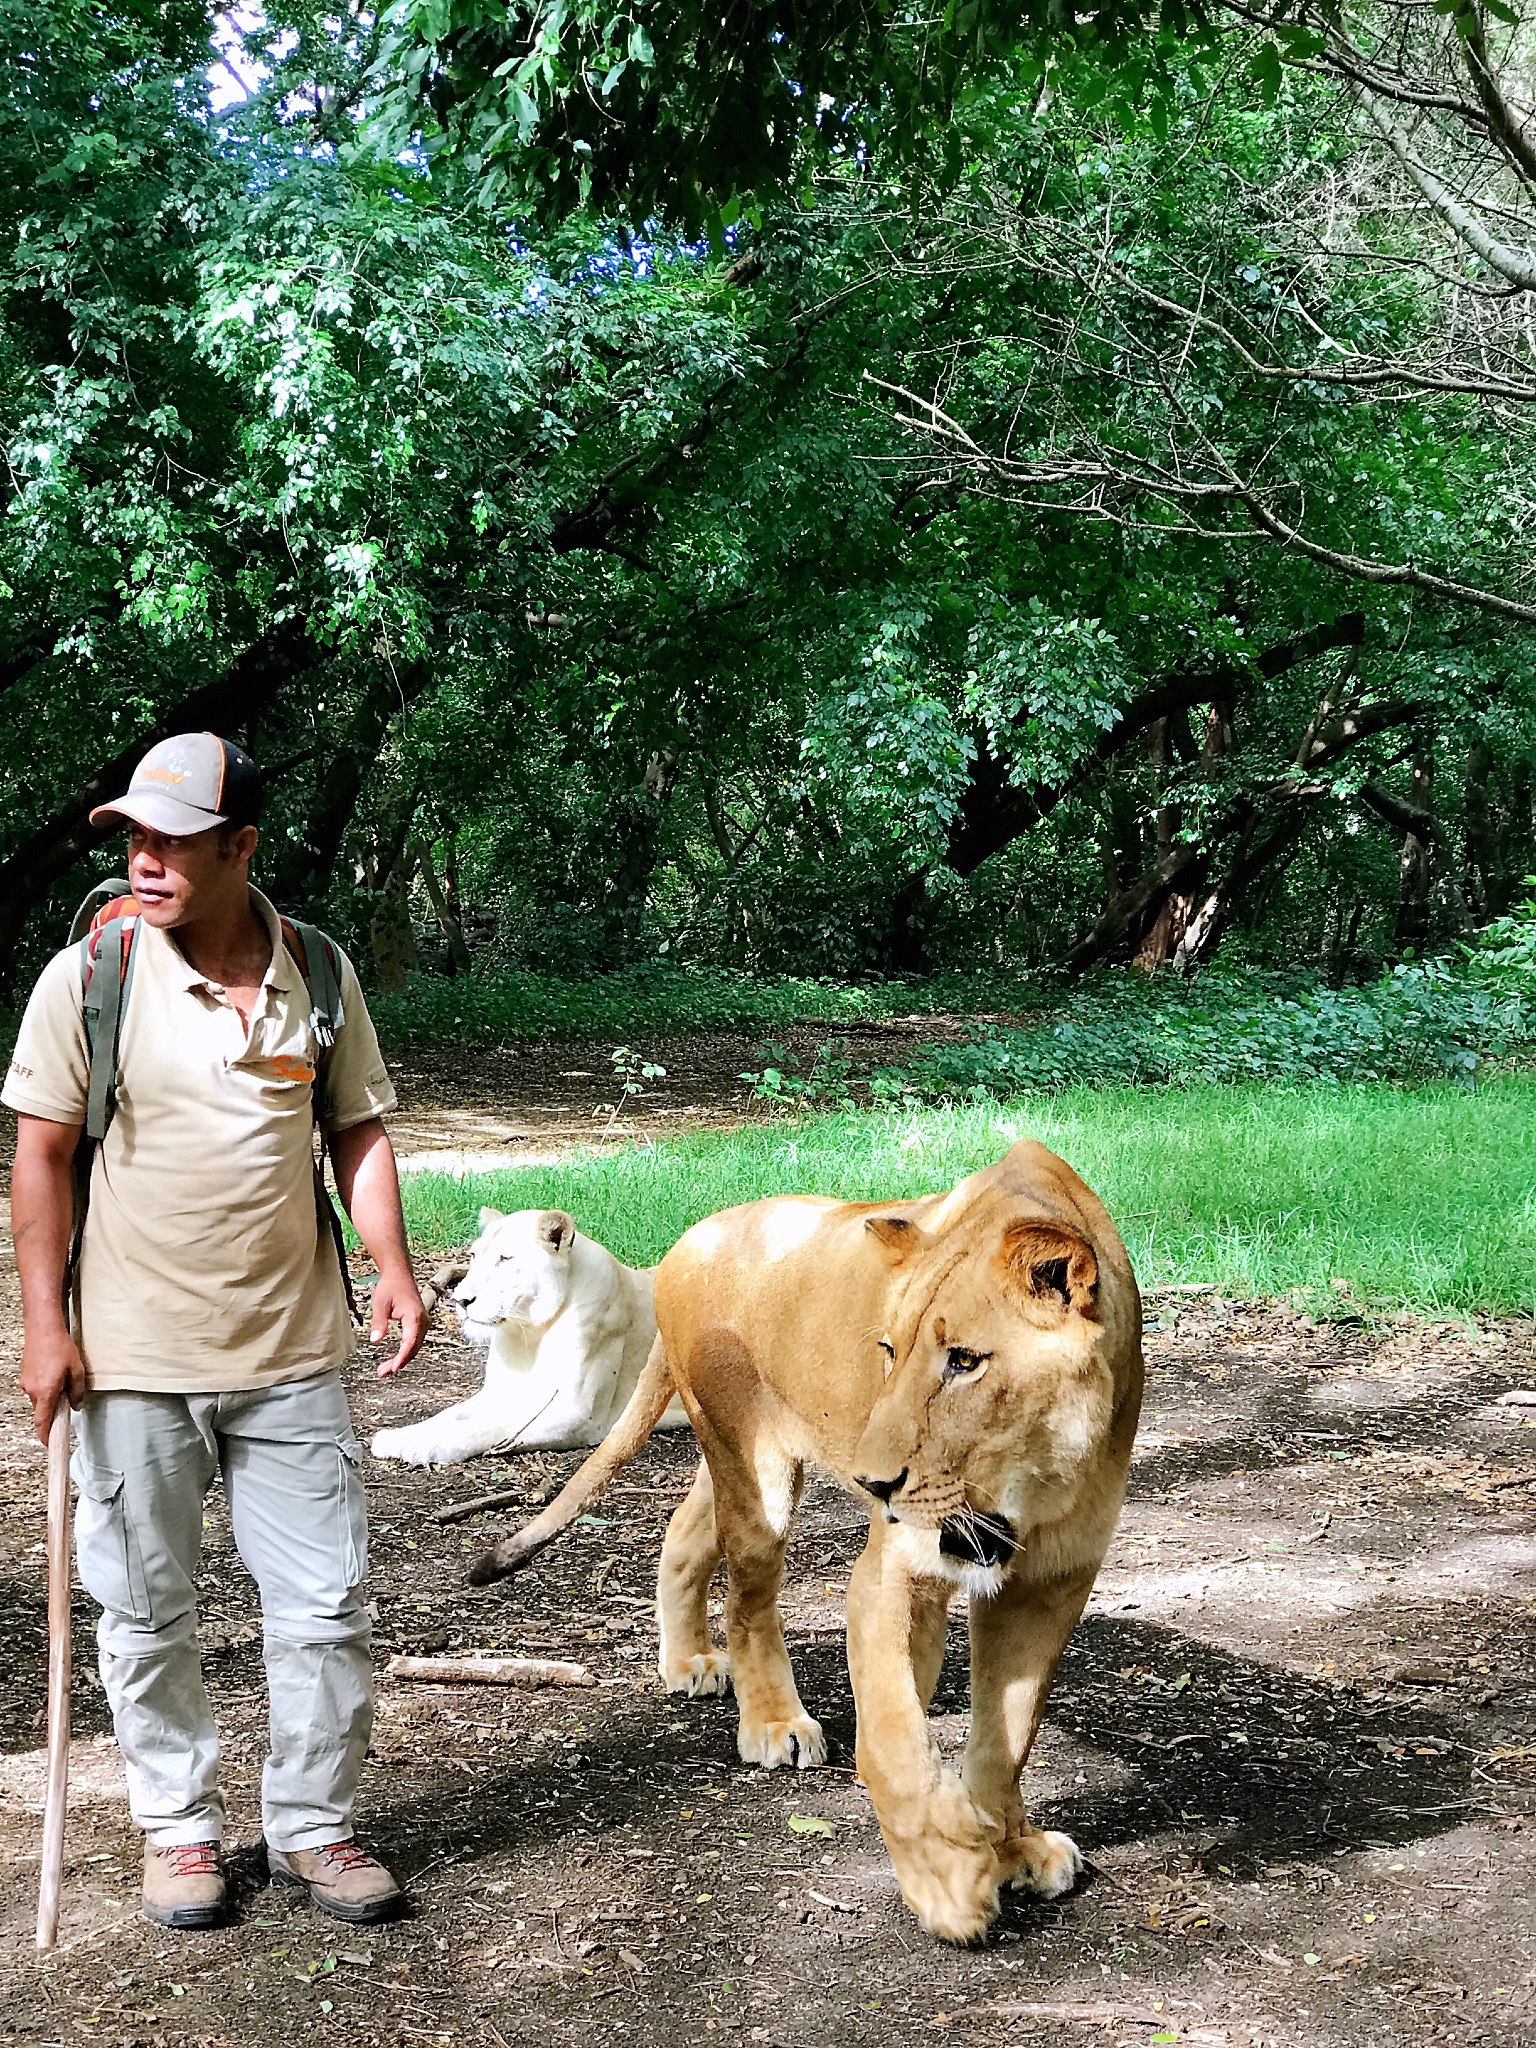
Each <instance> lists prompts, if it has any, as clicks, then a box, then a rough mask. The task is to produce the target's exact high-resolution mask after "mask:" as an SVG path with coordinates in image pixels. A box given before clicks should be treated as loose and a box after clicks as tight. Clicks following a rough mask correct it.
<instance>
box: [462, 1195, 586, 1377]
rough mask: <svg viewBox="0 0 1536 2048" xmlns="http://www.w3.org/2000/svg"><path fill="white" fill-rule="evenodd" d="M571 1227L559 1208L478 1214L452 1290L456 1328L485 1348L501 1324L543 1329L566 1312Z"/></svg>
mask: <svg viewBox="0 0 1536 2048" xmlns="http://www.w3.org/2000/svg"><path fill="white" fill-rule="evenodd" d="M575 1242H576V1225H575V1224H574V1223H573V1222H572V1221H571V1219H570V1217H569V1216H567V1215H566V1213H565V1211H564V1210H563V1209H517V1210H514V1211H513V1213H512V1214H511V1215H510V1216H504V1215H503V1214H502V1212H501V1211H500V1210H499V1209H482V1210H481V1211H480V1235H479V1236H478V1237H477V1238H476V1239H475V1242H474V1244H473V1245H472V1246H471V1248H470V1255H469V1271H468V1272H467V1273H466V1274H465V1275H464V1278H463V1279H462V1280H461V1281H460V1282H459V1284H458V1286H457V1287H456V1288H455V1289H454V1290H453V1300H454V1306H455V1307H456V1308H457V1310H458V1315H459V1328H460V1329H461V1330H462V1331H463V1332H464V1335H465V1336H466V1337H467V1338H468V1339H469V1341H470V1343H471V1344H480V1345H486V1344H489V1343H490V1341H491V1339H492V1338H493V1337H494V1336H495V1334H496V1329H497V1325H498V1324H500V1323H523V1324H525V1325H527V1326H529V1327H530V1328H532V1329H536V1330H537V1329H542V1328H544V1326H545V1325H546V1324H548V1323H552V1322H553V1321H554V1319H555V1317H556V1316H557V1315H559V1313H560V1311H561V1310H562V1309H563V1308H564V1307H565V1304H566V1299H567V1297H568V1296H569V1294H570V1288H571V1246H572V1245H573V1244H574V1243H575Z"/></svg>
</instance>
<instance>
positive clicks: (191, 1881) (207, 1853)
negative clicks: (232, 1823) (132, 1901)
mask: <svg viewBox="0 0 1536 2048" xmlns="http://www.w3.org/2000/svg"><path fill="white" fill-rule="evenodd" d="M144 1917H145V1919H146V1920H153V1921H154V1922H155V1924H156V1926H158V1927H217V1926H218V1925H219V1923H220V1921H221V1920H222V1919H223V1918H224V1873H223V1872H222V1871H221V1870H220V1868H219V1845H218V1843H217V1842H175V1843H173V1844H172V1845H171V1847H170V1848H169V1849H157V1848H156V1847H155V1845H154V1843H153V1842H146V1843H145V1844H144Z"/></svg>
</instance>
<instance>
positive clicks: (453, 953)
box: [414, 839, 474, 974]
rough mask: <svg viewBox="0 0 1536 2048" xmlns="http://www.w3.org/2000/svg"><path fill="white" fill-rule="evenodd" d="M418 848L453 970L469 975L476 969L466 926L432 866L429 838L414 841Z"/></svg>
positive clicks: (429, 898)
mask: <svg viewBox="0 0 1536 2048" xmlns="http://www.w3.org/2000/svg"><path fill="white" fill-rule="evenodd" d="M450 843H451V842H450ZM414 850H415V855H416V863H417V865H418V867H419V868H420V869H421V886H422V887H423V888H424V889H425V890H426V892H427V901H428V902H429V903H430V904H431V906H432V915H433V916H434V917H435V918H436V919H437V928H438V930H439V931H440V932H441V933H442V935H443V937H444V938H445V939H446V940H447V942H448V959H449V963H450V967H451V971H452V972H453V973H454V974H469V973H471V972H472V971H473V968H474V962H473V961H472V960H471V959H470V957H469V947H468V946H467V945H466V944H465V943H464V928H463V926H462V925H461V924H460V923H459V920H458V918H457V917H456V916H455V915H454V913H453V911H452V910H451V909H450V907H449V903H448V897H447V895H446V893H445V891H444V889H443V887H442V884H441V883H440V882H439V881H438V879H437V870H436V869H435V868H434V867H433V865H432V849H431V847H430V846H429V845H428V844H427V842H426V840H425V839H418V840H416V841H415V842H414Z"/></svg>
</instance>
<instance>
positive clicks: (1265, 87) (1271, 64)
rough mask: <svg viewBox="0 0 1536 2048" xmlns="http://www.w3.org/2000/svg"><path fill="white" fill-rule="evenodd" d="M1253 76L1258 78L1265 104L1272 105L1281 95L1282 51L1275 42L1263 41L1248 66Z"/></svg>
mask: <svg viewBox="0 0 1536 2048" xmlns="http://www.w3.org/2000/svg"><path fill="white" fill-rule="evenodd" d="M1248 68H1249V72H1250V74H1251V76H1252V77H1254V78H1255V79H1257V81H1258V84H1259V90H1260V92H1261V93H1262V94H1263V96H1264V104H1265V106H1267V107H1272V106H1273V105H1274V104H1275V101H1276V100H1277V99H1279V97H1280V77H1281V70H1280V52H1279V49H1278V48H1277V47H1276V45H1275V44H1274V43H1261V44H1260V46H1259V49H1258V51H1257V53H1256V54H1255V56H1254V59H1253V62H1252V64H1251V65H1250V66H1249V67H1248Z"/></svg>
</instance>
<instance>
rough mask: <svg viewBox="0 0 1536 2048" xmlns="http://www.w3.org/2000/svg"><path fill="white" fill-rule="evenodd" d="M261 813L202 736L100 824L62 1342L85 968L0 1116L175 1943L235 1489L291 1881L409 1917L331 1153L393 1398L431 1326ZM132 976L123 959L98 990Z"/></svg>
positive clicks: (83, 1535)
mask: <svg viewBox="0 0 1536 2048" xmlns="http://www.w3.org/2000/svg"><path fill="white" fill-rule="evenodd" d="M259 808H260V780H259V777H258V774H257V770H256V764H255V763H254V762H253V761H252V760H251V759H250V757H249V756H248V755H246V754H244V753H242V752H241V751H240V749H239V748H238V747H234V746H231V745H230V743H229V742H228V741H227V740H222V739H219V738H217V737H216V736H215V735H214V734H212V733H184V734H182V735H180V736H179V737H178V738H176V739H171V740H166V741H164V742H163V743H162V744H161V745H160V746H158V747H154V748H152V749H151V750H150V752H149V753H147V754H146V755H145V756H144V758H143V760H142V761H140V763H139V765H138V767H137V768H136V769H135V771H134V774H133V778H132V781H131V782H130V784H129V787H128V791H127V794H126V795H125V796H123V797H122V798H121V799H120V800H119V801H118V802H116V803H111V804H104V805H102V806H101V807H100V808H99V809H97V810H95V811H93V812H92V813H91V818H92V822H93V823H96V824H99V825H111V824H114V823H116V822H118V821H126V823H127V827H128V877H129V882H130V886H131V887H132V890H133V894H134V896H135V898H136V899H137V901H138V905H139V929H138V933H137V936H136V938H135V941H134V951H133V969H132V978H131V983H130V985H129V989H128V996H127V999H126V1000H125V1005H124V1012H123V1019H122V1037H121V1042H120V1052H119V1066H118V1074H117V1107H116V1113H115V1115H114V1117H113V1119H112V1121H111V1123H110V1125H109V1127H108V1130H107V1134H106V1138H105V1140H104V1141H103V1142H102V1143H101V1144H100V1145H98V1146H96V1148H95V1156H94V1161H93V1166H92V1172H91V1185H90V1204H89V1209H88V1211H87V1216H86V1222H85V1231H84V1239H83V1244H82V1249H81V1254H80V1262H79V1267H78V1271H77V1273H76V1275H75V1281H74V1290H73V1329H71V1318H70V1315H69V1313H68V1312H67V1310H66V1307H65V1304H64V1302H63V1289H64V1281H65V1271H66V1264H67V1260H68V1255H69V1241H70V1229H71V1193H70V1163H71V1159H72V1157H73V1155H74V1152H75V1147H76V1144H77V1141H78V1140H79V1137H80V1133H81V1129H82V1126H83V1124H84V1121H85V1115H86V1108H87V1084H88V1051H87V1039H86V1031H85V1024H84V1015H83V1006H82V987H81V982H82V976H81V950H80V947H79V946H71V947H69V948H67V949H66V950H65V951H64V952H62V953H60V954H58V955H56V956H55V958H54V959H53V960H52V961H50V963H49V964H48V966H47V967H46V968H45V969H44V970H43V973H42V975H41V977H40V979H39V981H38V983H37V986H36V988H35V989H34V990H33V992H32V997H31V1000H30V1002H29V1003H28V1005H27V1011H26V1015H25V1017H24V1018H23V1020H22V1026H21V1032H20V1035H19V1037H18V1038H17V1041H16V1054H15V1059H14V1061H13V1062H12V1065H11V1070H10V1074H9V1077H8V1079H7V1081H6V1084H5V1087H4V1089H3V1090H0V1096H3V1099H4V1101H5V1102H6V1103H7V1104H8V1105H9V1106H10V1107H11V1108H12V1109H14V1110H15V1111H17V1113H18V1118H19V1123H18V1129H17V1139H16V1167H15V1176H14V1180H13V1184H12V1198H11V1220H12V1229H13V1233H14V1237H15V1243H16V1262H17V1266H18V1268H19V1271H20V1275H21V1289H22V1309H23V1314H24V1317H25V1343H24V1347H23V1353H22V1369H21V1385H22V1390H23V1392H24V1393H25V1394H26V1395H27V1397H28V1398H29V1400H30V1401H31V1403H32V1411H33V1417H34V1420H35V1423H36V1428H37V1433H38V1435H39V1436H40V1437H42V1438H43V1439H44V1441H46V1439H47V1435H48V1426H49V1422H50V1419H51V1417H52V1415H53V1412H54V1409H55V1407H56V1405H57V1403H58V1402H59V1400H60V1399H61V1398H67V1399H68V1400H69V1402H70V1404H71V1405H72V1406H73V1407H75V1408H77V1409H78V1410H79V1415H78V1418H77V1420H76V1423H75V1437H76V1445H75V1455H74V1463H73V1467H72V1470H73V1473H74V1478H75V1483H76V1485H77V1487H78V1489H79V1496H80V1498H79V1506H78V1510H77V1516H76V1532H77V1534H76V1548H77V1554H78V1562H79V1568H80V1577H81V1579H82V1581H83V1582H84V1584H85V1586H86V1588H87V1590H88V1591H89V1592H90V1594H91V1595H92V1597H93V1598H94V1599H95V1600H96V1601H97V1602H98V1603H99V1604H100V1606H101V1608H102V1617H101V1623H100V1627H99V1629H98V1642H99V1644H100V1649H101V1676H102V1681H103V1683H104V1685H105V1687H106V1692H107V1699H108V1701H109V1703H110V1705H111V1709H112V1718H113V1724H114V1726H115V1728H116V1730H117V1739H118V1743H119V1745H120V1747H121V1749H122V1752H123V1757H124V1761H125V1763H126V1765H127V1774H128V1788H129V1798H130V1801H131V1804H132V1809H133V1816H134V1819H135V1820H136V1822H137V1823H138V1825H139V1826H140V1827H141V1828H142V1829H143V1831H144V1835H145V1847H144V1910H145V1912H146V1913H147V1914H148V1916H149V1918H150V1919H151V1920H155V1921H158V1922H159V1923H160V1925H162V1926H165V1927H182V1928H191V1927H209V1926H213V1925H215V1924H217V1922H218V1921H219V1920H220V1918H221V1917H222V1915H223V1910H224V1898H225V1892H224V1879H223V1876H222V1874H221V1871H220V1868H219V1838H220V1833H221V1827H222V1822H223V1815H224V1808H223V1801H222V1798H221V1796H220V1793H219V1789H218V1739H217V1736H216V1733H215V1730H214V1725H213V1717H212V1714H211V1712H210V1710H209V1705H208V1696H207V1694H206V1692H205V1691H204V1688H203V1680H202V1671H201V1666H200V1662H199V1657H198V1642H197V1604H196V1593H195V1587H194V1579H195V1575H196V1572H197V1564H198V1552H199V1546H200V1538H201V1532H202V1518H203V1497H204V1495H205V1494H206V1493H207V1491H208V1488H209V1487H210V1486H211V1484H212V1482H213V1479H214V1477H215V1474H218V1475H219V1476H221V1477H222V1480H223V1485H224V1492H225V1496H226V1498H227V1500H228V1504H229V1516H230V1524H231V1527H232V1529H233V1532H234V1538H235V1543H236V1545H237V1547H238V1549H239V1552H240V1556H241V1558H242V1560H243V1561H244V1563H245V1566H246V1569H247V1570H248V1571H249V1572H250V1573H251V1575H252V1577H253V1578H254V1579H255V1581H256V1583H257V1586H258V1587H259V1589H260V1593H261V1611H262V1621H263V1627H264V1648H265V1656H266V1668H267V1687H268V1694H269V1699H270V1716H271V1754H270V1755H269V1756H268V1758H267V1762H266V1767H265V1770H264V1773H263V1777H262V1823H263V1833H264V1835H265V1837H266V1846H267V1863H268V1868H269V1870H270V1872H271V1875H272V1878H273V1880H274V1882H276V1883H280V1884H302V1885H306V1886H307V1887H308V1889H309V1892H310V1896H311V1898H312V1899H313V1900H314V1902H315V1904H316V1905H317V1906H319V1907H320V1908H321V1909H322V1910H323V1911H325V1912H327V1913H330V1914H332V1915H333V1916H335V1917H336V1918H338V1919H342V1920H349V1921H372V1920H381V1919H384V1918H387V1917H388V1916H390V1915H391V1914H393V1913H394V1912H396V1911H398V1910H399V1909H400V1907H401V1905H402V1903H403V1902H402V1897H401V1894H400V1891H399V1889H398V1887H397V1886H396V1884H395V1882H394V1880H393V1879H392V1878H391V1876H390V1874H389V1872H388V1871H387V1870H386V1869H385V1868H384V1867H383V1865H382V1864H380V1863H378V1862H376V1861H375V1860H374V1859H373V1858H372V1857H370V1856H367V1855H365V1854H364V1852H363V1851H362V1850H361V1849H360V1848H359V1847H358V1846H357V1844H356V1842H355V1841H354V1840H353V1832H352V1804H353V1799H354V1796H355V1794H356V1791H357V1784H358V1778H359V1775H360V1772H361V1768H362V1761H363V1756H364V1753H365V1751H366V1749H367V1746H368V1735H369V1729H370V1725H371V1722H372V1715H373V1700H372V1681H371V1673H370V1665H369V1654H368V1651H369V1624H368V1615H367V1611H366V1608H365V1606H364V1602H363V1593H362V1578H363V1573H364V1570H365V1567H366V1562H367V1523H366V1508H365V1502H364V1496H363V1487H362V1481H361V1478H360V1476H359V1471H358V1461H359V1455H360V1454H359V1450H358V1444H357V1439H356V1437H355V1436H354V1435H353V1433H352V1426H351V1422H350V1420H349V1418H348V1413H347V1402H346V1396H345V1394H344V1392H343V1389H342V1384H341V1368H342V1366H343V1365H344V1364H345V1362H346V1361H347V1359H348V1357H349V1356H350V1355H351V1351H352V1348H353V1336H352V1330H351V1324H350V1320H349V1317H348V1313H347V1303H346V1297H345V1290H344V1286H343V1281H342V1275H341V1269H340V1261H339V1260H338V1258H337V1254H336V1247H335V1243H334V1240H333V1239H332V1237H331V1235H330V1232H329V1231H328V1229H326V1228H325V1227H324V1225H323V1223H322V1221H321V1218H320V1216H319V1215H318V1214H317V1204H316V1199H315V1190H314V1180H313V1164H312V1149H311V1148H312V1143H313V1129H314V1126H315V1124H316V1123H317V1122H318V1123H319V1124H320V1125H321V1126H322V1127H323V1128H324V1130H325V1132H326V1134H327V1138H328V1142H329V1145H330V1152H331V1158H332V1161H333V1164H334V1167H335V1174H336V1182H337V1186H338V1188H339V1189H340V1192H341V1198H342V1201H343V1203H344V1204H345V1206H346V1208H347V1210H348V1213H349V1214H350V1216H351V1218H352V1221H353V1223H354V1225H355V1226H356V1229H357V1231H358V1234H359V1236H360V1237H361V1238H362V1240H363V1243H364V1244H365V1245H366V1247H367V1249H368V1252H369V1255H370V1257H371V1258H372V1260H373V1262H374V1264H375V1265H376V1266H377V1268H378V1274H379V1279H378V1285H377V1287H376V1288H375V1290H374V1295H373V1309H372V1320H371V1326H370V1336H371V1339H372V1341H373V1342H374V1343H379V1342H380V1341H381V1340H382V1339H383V1337H384V1336H385V1335H386V1333H387V1331H388V1326H389V1324H390V1322H391V1321H397V1322H398V1323H399V1325H400V1333H401V1341H400V1347H399V1349H398V1351H396V1353H395V1355H394V1356H393V1357H392V1358H390V1359H389V1360H388V1361H387V1362H386V1363H384V1364H382V1365H381V1366H380V1367H379V1368H378V1370H379V1372H380V1374H381V1375H382V1374H384V1373H390V1372H395V1371H397V1370H398V1369H399V1368H400V1367H401V1366H403V1365H404V1364H405V1363H406V1362H407V1360H409V1359H410V1358H411V1357H412V1356H413V1354H414V1353H415V1352H416V1350H417V1348H418V1347H419V1345H420V1343H421V1338H422V1330H423V1325H424V1322H425V1316H424V1312H423V1309H422V1305H421V1299H420V1296H419V1295H418V1294H417V1292H416V1285H415V1282H414V1280H413V1279H412V1276H411V1269H410V1262H409V1259H408V1256H407V1252H406V1244H405V1228H404V1223H403V1220H402V1217H401V1213H400V1190H399V1184H398V1181H397V1179H396V1176H395V1161H394V1153H393V1151H392V1149H391V1147H390V1142H389V1139H388V1137H387V1136H386V1134H385V1130H384V1126H383V1124H382V1123H381V1122H380V1118H381V1116H383V1115H384V1114H385V1113H386V1112H387V1111H390V1110H392V1109H393V1108H394V1107H395V1094H394V1090H393V1088H392V1087H391V1085H390V1082H389V1078H388V1076H387V1074H386V1073H385V1071H384V1066H383V1062H382V1061H381V1059H380V1057H379V1047H378V1040H377V1038H376V1037H375V1035H374V1030H373V1025H372V1023H371V1021H370V1019H369V1016H368V1012H367V1009H366V1008H365V1006H364V1003H363V998H362V992H361V990H360V989H359V987H358V982H357V976H356V974H355V973H354V972H353V970H352V967H351V964H350V963H349V962H348V961H347V960H346V959H345V958H341V959H340V960H339V969H340V981H341V1007H342V1016H341V1020H340V1023H339V1025H338V1027H337V1030H336V1033H335V1042H334V1044H333V1045H332V1046H331V1047H330V1049H329V1050H328V1051H327V1050H325V1049H323V1048H322V1047H321V1046H319V1045H318V1044H317V1042H316V1033H315V1030H314V1028H313V1021H312V1018H311V1014H310V1000H309V996H308V993H307V990H306V986H305V979H304V973H303V970H302V968H301V967H300V965H299V963H298V961H296V960H295V959H294V957H293V955H292V953H291V952H290V950H289V948H288V946H287V944H286V943H285V941H284V937H283V933H282V929H281V926H280V924H279V922H278V918H277V915H276V913H275V912H274V910H273V908H272V906H271V904H270V903H268V901H267V900H266V898H265V897H264V896H262V895H261V894H260V893H259V892H258V891H257V890H256V889H254V888H252V887H251V885H250V883H249V881H248V879H247V869H248V868H249V865H250V860H251V855H252V853H253V852H254V851H255V848H256V843H257V831H256V820H257V816H258V814H259ZM118 967H119V962H118V960H117V959H114V958H113V957H112V956H111V953H110V952H104V953H103V954H102V956H101V957H98V958H97V959H96V961H95V963H94V966H93V969H92V972H93V975H97V974H113V973H115V972H117V971H118Z"/></svg>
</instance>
